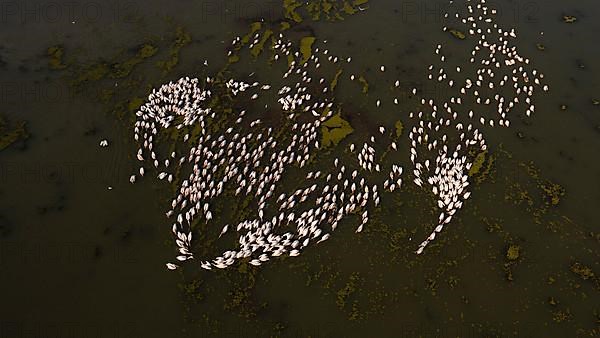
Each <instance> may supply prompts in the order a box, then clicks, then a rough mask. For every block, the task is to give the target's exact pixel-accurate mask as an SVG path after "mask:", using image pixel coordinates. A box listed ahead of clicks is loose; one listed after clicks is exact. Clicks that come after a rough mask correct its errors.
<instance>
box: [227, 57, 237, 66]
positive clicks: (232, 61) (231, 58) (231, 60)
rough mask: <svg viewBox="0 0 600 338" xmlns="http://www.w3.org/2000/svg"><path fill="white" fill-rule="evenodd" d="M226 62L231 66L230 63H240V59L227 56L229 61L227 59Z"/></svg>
mask: <svg viewBox="0 0 600 338" xmlns="http://www.w3.org/2000/svg"><path fill="white" fill-rule="evenodd" d="M227 61H228V62H229V63H230V64H232V63H236V62H238V61H240V57H239V56H237V55H231V56H229V59H227Z"/></svg>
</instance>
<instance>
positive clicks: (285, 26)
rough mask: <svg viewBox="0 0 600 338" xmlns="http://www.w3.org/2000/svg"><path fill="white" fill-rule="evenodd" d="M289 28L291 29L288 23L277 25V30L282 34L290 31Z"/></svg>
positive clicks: (283, 22)
mask: <svg viewBox="0 0 600 338" xmlns="http://www.w3.org/2000/svg"><path fill="white" fill-rule="evenodd" d="M290 27H292V25H290V23H289V22H287V21H282V22H281V23H280V24H279V30H280V31H282V32H283V31H285V30H288V29H290Z"/></svg>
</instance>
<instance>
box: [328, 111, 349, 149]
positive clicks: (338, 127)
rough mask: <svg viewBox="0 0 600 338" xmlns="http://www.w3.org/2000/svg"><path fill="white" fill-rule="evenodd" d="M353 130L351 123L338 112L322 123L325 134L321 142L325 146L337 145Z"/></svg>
mask: <svg viewBox="0 0 600 338" xmlns="http://www.w3.org/2000/svg"><path fill="white" fill-rule="evenodd" d="M353 131H354V129H353V128H352V126H350V123H348V121H346V120H344V119H343V118H342V117H341V116H340V113H337V114H335V115H333V116H332V117H331V118H330V119H329V120H327V121H325V122H323V124H322V125H321V133H322V134H323V136H322V138H321V144H322V145H323V146H324V147H329V146H330V145H334V146H335V145H337V144H338V143H340V141H341V140H343V139H344V138H345V137H346V136H348V135H350V134H352V132H353Z"/></svg>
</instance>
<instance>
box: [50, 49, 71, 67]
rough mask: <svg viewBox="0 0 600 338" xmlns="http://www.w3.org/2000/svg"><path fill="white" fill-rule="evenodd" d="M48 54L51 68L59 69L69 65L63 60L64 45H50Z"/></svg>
mask: <svg viewBox="0 0 600 338" xmlns="http://www.w3.org/2000/svg"><path fill="white" fill-rule="evenodd" d="M46 54H47V56H48V58H49V60H48V66H49V67H50V69H54V70H58V69H65V68H67V65H66V64H65V63H64V62H63V57H64V48H63V47H62V46H52V47H49V48H48V50H47V52H46Z"/></svg>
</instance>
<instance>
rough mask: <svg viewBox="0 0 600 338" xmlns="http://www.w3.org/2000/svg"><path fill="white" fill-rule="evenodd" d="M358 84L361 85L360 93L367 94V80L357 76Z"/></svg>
mask: <svg viewBox="0 0 600 338" xmlns="http://www.w3.org/2000/svg"><path fill="white" fill-rule="evenodd" d="M358 82H360V83H361V84H362V86H363V87H362V92H363V94H366V93H368V92H369V82H367V79H365V78H364V76H362V75H361V76H359V77H358Z"/></svg>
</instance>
